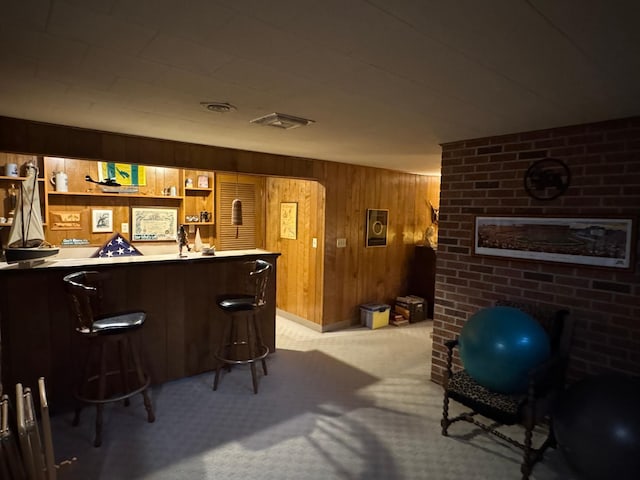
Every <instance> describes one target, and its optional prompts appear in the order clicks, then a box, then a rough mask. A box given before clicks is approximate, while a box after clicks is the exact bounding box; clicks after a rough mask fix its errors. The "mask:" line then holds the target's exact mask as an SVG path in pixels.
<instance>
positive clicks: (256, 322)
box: [253, 313, 269, 375]
mask: <svg viewBox="0 0 640 480" xmlns="http://www.w3.org/2000/svg"><path fill="white" fill-rule="evenodd" d="M253 325H254V328H255V330H256V338H257V342H258V343H257V348H258V351H262V346H263V345H264V341H263V340H262V328H261V327H260V319H259V318H258V315H257V314H256V313H254V314H253ZM262 372H263V373H264V374H265V375H269V373H268V372H267V360H266V359H264V358H263V359H262Z"/></svg>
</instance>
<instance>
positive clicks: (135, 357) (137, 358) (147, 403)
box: [128, 339, 156, 423]
mask: <svg viewBox="0 0 640 480" xmlns="http://www.w3.org/2000/svg"><path fill="white" fill-rule="evenodd" d="M135 340H136V339H129V342H128V345H129V349H130V351H131V357H132V358H133V364H134V366H135V369H136V375H137V376H138V381H139V382H140V385H144V384H146V383H149V379H148V378H147V377H146V376H145V374H144V372H143V371H142V364H141V363H140V355H139V353H138V347H137V345H136V342H135ZM141 393H142V400H143V402H144V408H145V409H146V410H147V421H148V422H149V423H153V422H155V420H156V416H155V414H154V413H153V405H151V400H149V394H148V393H147V389H146V388H145V389H144V390H142V392H141Z"/></svg>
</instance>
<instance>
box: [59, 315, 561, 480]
mask: <svg viewBox="0 0 640 480" xmlns="http://www.w3.org/2000/svg"><path fill="white" fill-rule="evenodd" d="M431 330H432V328H431V324H430V322H420V323H415V324H411V325H408V326H405V327H391V326H390V327H386V328H382V329H377V330H368V329H365V328H354V329H350V330H345V331H340V332H333V333H324V334H320V333H317V332H314V331H312V330H309V329H308V328H306V327H303V326H300V325H298V324H296V323H294V322H291V321H289V320H287V319H284V318H281V317H278V319H277V346H278V350H277V352H276V353H275V354H273V355H271V356H270V357H269V358H268V367H269V375H268V376H266V377H261V378H260V392H259V394H258V395H254V394H253V392H252V389H251V375H250V373H249V370H248V369H247V368H242V367H240V368H234V369H233V370H232V371H231V373H226V374H225V375H224V376H223V377H222V380H221V384H220V386H219V388H218V391H217V392H213V391H212V390H211V385H212V381H213V374H212V373H207V374H203V375H199V376H196V377H191V378H186V379H183V380H179V381H175V382H170V383H167V384H164V385H161V386H158V387H155V388H154V389H153V391H152V401H153V403H154V407H155V411H156V418H157V420H156V422H155V423H153V424H149V423H147V422H146V417H145V411H144V408H143V407H142V403H141V400H140V399H138V398H136V400H135V401H134V402H132V404H131V406H130V407H128V408H125V407H123V406H122V405H119V404H118V405H110V406H108V407H106V408H105V426H104V438H103V444H102V447H100V448H93V446H92V441H93V426H94V425H93V424H94V418H95V413H94V409H86V410H84V411H83V417H82V421H81V424H80V426H78V427H75V428H74V427H72V426H71V417H72V415H62V416H57V417H55V418H54V419H53V434H54V442H55V447H56V457H57V459H58V460H61V459H64V458H69V457H71V456H76V457H77V458H78V461H77V462H76V463H75V465H74V466H73V467H72V468H71V469H69V470H67V472H66V475H65V476H63V477H61V478H63V479H71V480H76V479H82V480H86V479H92V480H97V479H104V480H116V479H127V480H133V479H148V480H168V479H192V480H199V479H225V480H226V479H242V480H247V479H265V480H268V479H274V480H275V479H278V480H286V479H291V480H305V479H313V480H316V479H318V480H330V479H344V480H356V479H362V480H364V479H367V480H369V479H371V480H375V479H381V480H382V479H385V480H389V479H435V480H449V479H518V478H520V473H519V464H520V452H519V451H517V450H515V449H514V448H512V447H510V446H508V445H506V444H504V443H502V442H500V441H499V440H497V439H494V438H493V437H490V436H488V435H486V434H482V433H479V432H478V430H477V429H475V428H474V427H473V426H472V425H470V424H466V423H461V424H460V423H459V424H455V425H453V426H452V427H451V428H450V434H451V436H450V437H448V438H446V437H442V436H441V435H440V417H441V414H442V389H441V387H440V386H438V385H436V384H434V383H432V382H431V381H430V380H429V372H430V355H431V337H430V334H431ZM259 370H260V369H259ZM455 411H456V409H455V408H454V413H455ZM532 478H534V479H544V480H560V479H563V480H564V479H570V478H572V476H571V474H570V473H569V472H568V471H567V469H566V467H565V466H564V463H563V461H562V458H561V456H560V453H559V452H557V451H554V450H552V451H550V452H549V453H548V454H547V456H546V457H545V461H544V462H543V463H541V464H538V465H537V466H536V467H535V470H534V474H533V476H532Z"/></svg>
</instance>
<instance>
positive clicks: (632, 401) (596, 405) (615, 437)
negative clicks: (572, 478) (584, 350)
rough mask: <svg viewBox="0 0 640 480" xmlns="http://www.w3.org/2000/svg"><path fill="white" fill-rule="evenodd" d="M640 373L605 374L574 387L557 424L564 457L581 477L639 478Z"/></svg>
mask: <svg viewBox="0 0 640 480" xmlns="http://www.w3.org/2000/svg"><path fill="white" fill-rule="evenodd" d="M638 406H640V377H629V376H623V375H615V374H603V375H597V376H593V377H587V378H585V379H583V380H581V381H579V382H577V383H575V384H573V385H571V386H570V387H569V388H568V389H567V390H566V391H565V392H564V393H563V395H562V396H561V397H560V399H559V401H558V403H557V405H556V408H555V409H554V414H553V428H554V431H555V436H556V440H557V442H558V446H559V447H560V450H561V451H562V453H563V455H564V457H565V458H566V460H567V463H569V464H570V465H571V466H572V467H573V468H574V469H575V470H576V471H577V472H578V473H580V474H581V476H582V478H586V479H589V480H600V479H609V478H615V479H616V480H632V479H633V480H638V479H639V478H640V410H638Z"/></svg>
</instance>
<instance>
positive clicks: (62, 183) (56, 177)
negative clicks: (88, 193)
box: [51, 172, 69, 192]
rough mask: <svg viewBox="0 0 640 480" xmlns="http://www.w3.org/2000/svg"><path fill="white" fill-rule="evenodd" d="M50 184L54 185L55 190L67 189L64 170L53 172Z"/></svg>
mask: <svg viewBox="0 0 640 480" xmlns="http://www.w3.org/2000/svg"><path fill="white" fill-rule="evenodd" d="M51 184H52V185H53V186H54V187H56V192H68V191H69V178H68V177H67V174H66V173H64V172H54V173H53V176H52V177H51Z"/></svg>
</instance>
